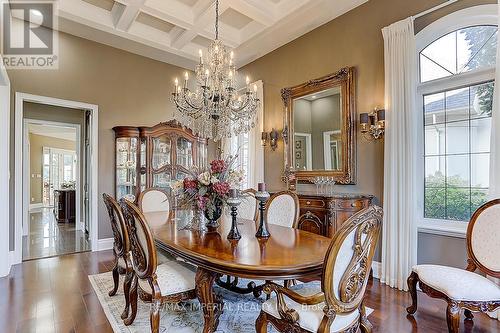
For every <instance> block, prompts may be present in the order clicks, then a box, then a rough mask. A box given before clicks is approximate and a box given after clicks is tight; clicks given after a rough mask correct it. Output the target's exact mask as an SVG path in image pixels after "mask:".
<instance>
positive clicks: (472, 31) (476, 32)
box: [457, 26, 498, 72]
mask: <svg viewBox="0 0 500 333" xmlns="http://www.w3.org/2000/svg"><path fill="white" fill-rule="evenodd" d="M497 30H498V29H497V27H495V26H478V27H470V28H466V29H462V30H460V31H459V34H458V36H457V40H459V41H461V42H460V43H459V44H458V45H459V49H458V56H459V57H460V59H461V61H460V63H459V69H460V71H461V72H466V71H470V70H474V69H479V68H486V67H493V66H495V60H496V48H497Z"/></svg>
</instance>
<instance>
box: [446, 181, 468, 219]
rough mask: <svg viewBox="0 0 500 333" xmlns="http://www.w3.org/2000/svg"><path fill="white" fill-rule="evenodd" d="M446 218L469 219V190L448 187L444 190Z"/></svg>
mask: <svg viewBox="0 0 500 333" xmlns="http://www.w3.org/2000/svg"><path fill="white" fill-rule="evenodd" d="M446 217H447V218H448V219H450V220H458V221H468V220H469V219H470V190H469V189H468V188H456V187H448V188H447V189H446Z"/></svg>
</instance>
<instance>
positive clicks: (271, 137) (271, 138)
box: [261, 128, 280, 151]
mask: <svg viewBox="0 0 500 333" xmlns="http://www.w3.org/2000/svg"><path fill="white" fill-rule="evenodd" d="M279 138H280V135H279V133H278V131H277V130H275V129H274V128H273V129H272V130H271V132H269V133H267V132H262V136H261V143H262V147H266V146H267V143H268V142H269V145H270V147H271V149H272V150H273V151H275V150H276V148H278V140H279Z"/></svg>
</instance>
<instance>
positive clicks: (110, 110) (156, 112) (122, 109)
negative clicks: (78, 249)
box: [8, 33, 185, 250]
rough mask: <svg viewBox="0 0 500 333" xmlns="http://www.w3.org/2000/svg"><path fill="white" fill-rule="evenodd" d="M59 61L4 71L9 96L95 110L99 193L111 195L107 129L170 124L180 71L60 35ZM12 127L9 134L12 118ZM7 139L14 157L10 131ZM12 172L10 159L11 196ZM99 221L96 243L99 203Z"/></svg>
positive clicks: (103, 232) (103, 218)
mask: <svg viewBox="0 0 500 333" xmlns="http://www.w3.org/2000/svg"><path fill="white" fill-rule="evenodd" d="M59 61H60V63H59V69H58V70H10V71H8V74H9V77H10V81H11V84H12V91H13V92H25V93H31V94H36V95H43V96H50V97H56V98H62V99H68V100H73V101H80V102H86V103H92V104H97V105H98V106H99V133H98V136H99V187H98V192H99V194H101V193H103V192H106V193H111V194H113V193H114V172H113V170H114V169H113V164H114V135H113V131H112V130H111V128H112V127H114V126H118V125H133V126H151V125H155V124H157V123H159V122H160V121H165V120H170V119H172V116H173V109H174V107H173V105H172V103H171V102H170V100H169V98H170V92H171V89H172V82H173V78H174V77H176V76H178V77H180V76H181V75H182V73H183V72H184V71H185V70H183V69H181V68H179V67H175V66H172V65H169V64H165V63H161V62H158V61H154V60H151V59H148V58H144V57H141V56H138V55H134V54H131V53H128V52H125V51H121V50H118V49H115V48H112V47H109V46H105V45H102V44H98V43H95V42H91V41H88V40H85V39H81V38H78V37H74V36H71V35H68V34H65V33H60V34H59ZM12 100H13V101H14V98H13V99H12ZM11 121H12V123H11V126H12V127H11V128H12V129H13V128H14V127H13V121H14V114H12V116H11ZM11 133H12V137H11V142H12V152H11V156H13V155H12V154H13V150H14V148H13V143H14V138H13V135H14V130H12V131H11ZM13 166H14V159H13V158H12V159H11V175H12V177H11V180H12V183H11V191H12V192H11V193H13V188H14V184H13V180H14V173H15V170H14V167H13ZM11 197H13V195H11ZM12 206H13V205H12ZM12 216H13V209H12V207H11V217H12ZM98 216H99V238H107V237H111V236H112V232H111V228H110V225H109V221H108V217H107V213H106V211H105V209H104V205H103V203H102V200H99V215H98ZM13 221H14V219H13V218H11V233H10V234H11V244H10V248H11V250H13V248H14V240H13V239H14V228H13Z"/></svg>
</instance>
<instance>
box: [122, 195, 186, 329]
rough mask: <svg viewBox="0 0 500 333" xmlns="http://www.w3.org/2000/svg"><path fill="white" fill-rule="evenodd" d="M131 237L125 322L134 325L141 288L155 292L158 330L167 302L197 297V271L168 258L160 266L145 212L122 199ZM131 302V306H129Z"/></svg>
mask: <svg viewBox="0 0 500 333" xmlns="http://www.w3.org/2000/svg"><path fill="white" fill-rule="evenodd" d="M120 206H121V207H122V210H123V216H124V220H125V224H126V226H127V230H128V233H129V238H130V251H131V256H130V261H131V267H132V268H133V274H132V273H130V274H127V277H126V279H125V283H126V285H127V290H129V293H125V304H126V309H127V314H128V312H129V311H128V309H129V308H128V306H130V310H131V311H130V314H129V315H128V317H127V318H125V319H124V323H125V325H127V326H128V325H131V324H132V323H133V322H134V320H135V317H136V315H137V298H138V288H139V287H140V289H142V290H145V291H148V292H151V310H150V311H151V312H150V323H151V332H153V333H158V331H159V326H160V313H159V312H160V307H161V306H162V305H163V304H165V303H179V302H181V301H186V300H190V299H194V298H196V292H195V272H194V270H192V269H189V268H188V267H187V264H183V263H179V262H177V261H168V262H166V263H163V264H160V265H158V258H157V253H156V247H155V243H154V239H153V235H152V233H151V230H150V228H149V226H148V224H147V223H146V220H145V218H144V215H143V213H142V212H141V211H140V210H139V208H138V207H137V206H136V205H135V204H134V203H132V202H130V201H128V200H124V199H122V200H120ZM127 305H128V306H127Z"/></svg>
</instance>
